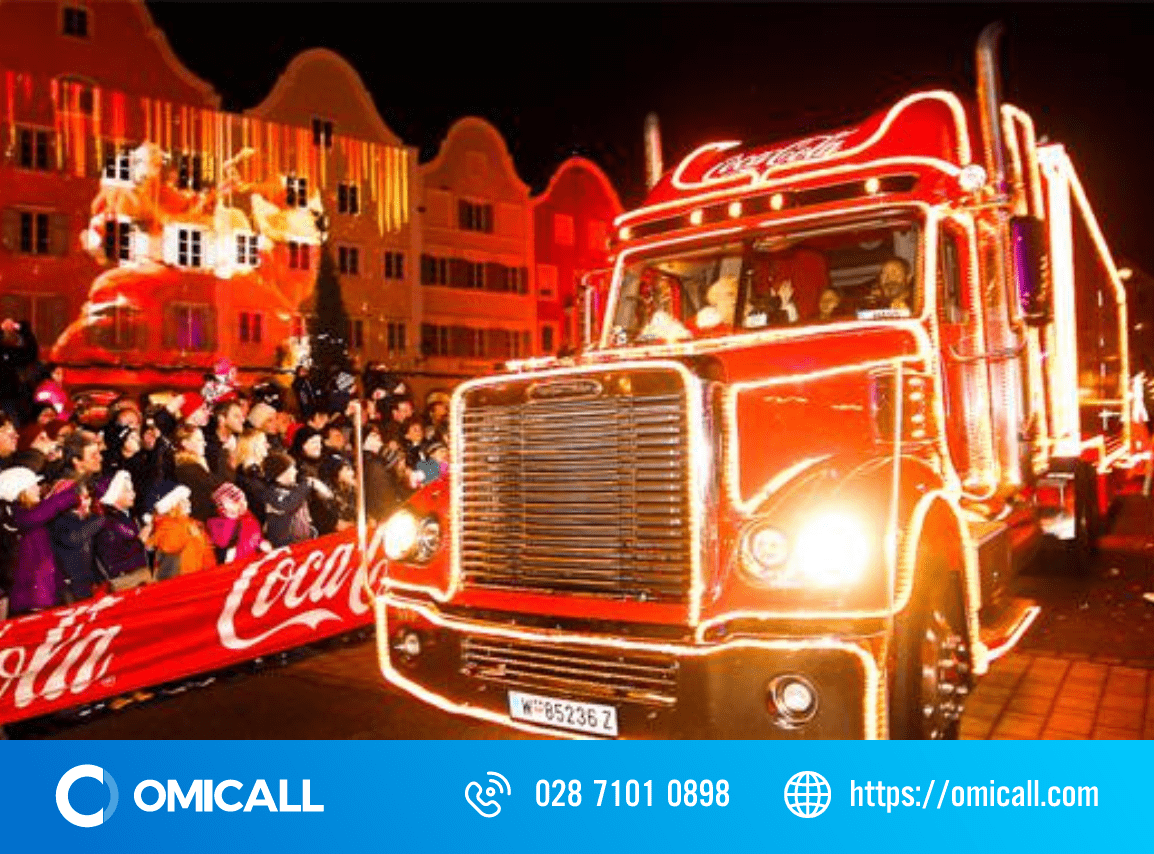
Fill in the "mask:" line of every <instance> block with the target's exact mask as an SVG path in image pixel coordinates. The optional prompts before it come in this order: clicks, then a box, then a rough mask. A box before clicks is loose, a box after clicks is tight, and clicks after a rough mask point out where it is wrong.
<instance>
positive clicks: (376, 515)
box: [361, 424, 404, 523]
mask: <svg viewBox="0 0 1154 854" xmlns="http://www.w3.org/2000/svg"><path fill="white" fill-rule="evenodd" d="M361 448H362V450H363V451H364V468H365V515H367V516H368V518H369V519H370V520H372V522H373V523H377V522H384V521H385V520H386V519H388V518H389V516H390V514H392V512H393V510H395V509H396V507H397V505H399V504H400V503H401V498H400V490H398V488H397V481H396V478H395V477H394V476H393V473H392V469H393V468H395V466H396V465H397V463H398V461H403V460H404V455H403V454H402V453H401V451H400V448H398V447H397V446H396V445H388V446H386V445H385V443H384V440H383V439H382V438H381V430H380V428H379V427H377V426H376V425H375V424H374V425H370V426H368V427H366V428H365V437H364V439H363V440H362V442H361Z"/></svg>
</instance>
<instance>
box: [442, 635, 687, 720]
mask: <svg viewBox="0 0 1154 854" xmlns="http://www.w3.org/2000/svg"><path fill="white" fill-rule="evenodd" d="M461 670H462V672H463V673H464V674H465V675H467V676H471V677H473V678H475V679H480V680H482V681H485V682H493V683H496V684H499V685H503V686H506V687H509V688H523V689H527V690H528V689H531V690H537V691H543V692H544V693H546V694H550V693H552V694H557V693H562V694H572V695H576V696H578V697H583V698H597V699H603V700H626V701H630V702H634V703H641V704H643V705H649V706H664V707H669V706H673V705H674V704H675V702H676V696H677V661H676V659H674V658H673V657H672V656H663V655H656V654H644V655H640V654H637V653H632V652H631V653H625V654H622V653H618V652H615V651H610V650H600V649H597V648H594V647H574V646H561V645H557V644H548V643H531V642H529V641H521V640H516V641H513V640H499V639H494V638H479V637H474V636H466V637H465V638H463V639H462V641H461Z"/></svg>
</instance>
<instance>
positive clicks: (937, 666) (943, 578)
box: [889, 571, 971, 739]
mask: <svg viewBox="0 0 1154 854" xmlns="http://www.w3.org/2000/svg"><path fill="white" fill-rule="evenodd" d="M922 580H923V582H924V583H923V585H922V587H921V589H920V590H915V595H914V598H913V599H912V600H911V602H910V604H909V606H908V607H907V608H906V610H905V612H904V613H903V614H902V615H901V616H899V618H898V620H897V626H896V628H895V644H896V647H897V648H896V658H895V662H894V676H893V689H892V691H891V692H890V715H889V717H890V737H891V738H895V739H955V738H957V737H958V730H959V729H960V727H961V719H962V707H963V705H964V704H965V700H966V696H967V695H968V694H969V691H970V680H971V676H970V674H971V659H970V644H969V642H968V640H967V632H966V621H965V616H964V610H963V607H962V593H961V585H960V580H959V578H958V576H957V574H956V573H954V572H949V571H944V572H942V571H939V572H934V573H932V574H929V575H924V576H923V578H922Z"/></svg>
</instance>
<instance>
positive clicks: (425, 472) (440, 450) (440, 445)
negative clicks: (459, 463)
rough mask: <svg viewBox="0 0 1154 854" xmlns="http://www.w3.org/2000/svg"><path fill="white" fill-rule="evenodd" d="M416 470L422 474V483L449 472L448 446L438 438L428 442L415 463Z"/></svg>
mask: <svg viewBox="0 0 1154 854" xmlns="http://www.w3.org/2000/svg"><path fill="white" fill-rule="evenodd" d="M417 471H419V472H420V473H421V475H422V476H423V480H422V481H421V482H422V484H425V485H427V484H430V483H432V482H433V481H435V480H439V479H440V478H442V477H444V476H445V475H446V474H448V472H449V448H448V446H447V445H446V444H445V443H444V442H442V441H441V440H439V439H434V440H432V441H431V442H428V443H427V444H426V445H425V448H424V457H423V459H422V460H421V461H420V462H419V463H417Z"/></svg>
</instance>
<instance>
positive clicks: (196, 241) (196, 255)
mask: <svg viewBox="0 0 1154 854" xmlns="http://www.w3.org/2000/svg"><path fill="white" fill-rule="evenodd" d="M203 242H204V237H203V235H202V234H201V231H200V229H199V228H180V229H177V232H176V263H177V264H179V265H180V266H181V267H202V266H204V254H203V252H202V246H203Z"/></svg>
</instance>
